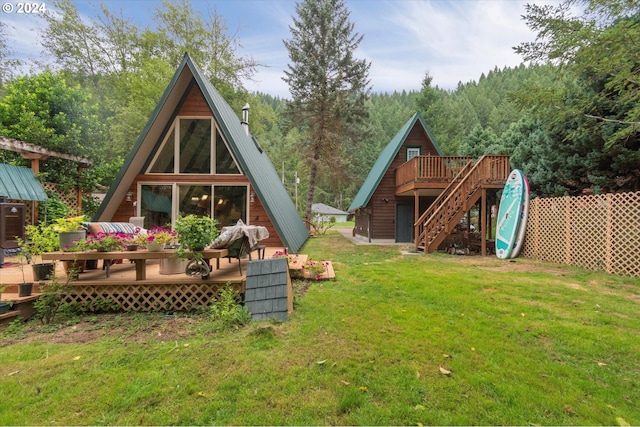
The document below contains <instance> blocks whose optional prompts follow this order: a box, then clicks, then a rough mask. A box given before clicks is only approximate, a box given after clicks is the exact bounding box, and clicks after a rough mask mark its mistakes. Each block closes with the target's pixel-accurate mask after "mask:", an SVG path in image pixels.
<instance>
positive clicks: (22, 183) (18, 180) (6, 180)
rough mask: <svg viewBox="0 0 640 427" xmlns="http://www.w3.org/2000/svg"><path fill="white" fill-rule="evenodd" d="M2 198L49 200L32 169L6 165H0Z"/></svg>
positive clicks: (0, 194)
mask: <svg viewBox="0 0 640 427" xmlns="http://www.w3.org/2000/svg"><path fill="white" fill-rule="evenodd" d="M0 196H4V197H6V198H7V199H10V200H37V201H40V202H44V201H46V200H48V199H49V198H48V197H47V193H46V192H45V191H44V188H42V184H40V181H38V178H37V177H36V174H35V173H34V172H33V170H32V169H30V168H23V167H20V166H13V165H6V164H0Z"/></svg>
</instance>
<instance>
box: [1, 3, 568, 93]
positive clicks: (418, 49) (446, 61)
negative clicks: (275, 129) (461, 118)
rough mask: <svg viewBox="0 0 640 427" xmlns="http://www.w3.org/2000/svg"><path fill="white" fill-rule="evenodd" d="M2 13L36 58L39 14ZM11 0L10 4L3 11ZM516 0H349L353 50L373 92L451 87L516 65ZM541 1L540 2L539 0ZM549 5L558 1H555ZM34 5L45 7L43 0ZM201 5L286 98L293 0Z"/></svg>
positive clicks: (116, 6)
mask: <svg viewBox="0 0 640 427" xmlns="http://www.w3.org/2000/svg"><path fill="white" fill-rule="evenodd" d="M0 3H3V5H4V6H3V12H0V19H2V21H3V22H4V23H6V24H8V28H7V29H6V30H7V31H6V32H7V34H8V36H9V42H10V46H11V48H12V49H13V50H14V52H16V53H18V54H19V56H22V57H27V58H38V57H39V56H40V52H41V48H40V46H39V43H38V39H37V28H38V27H39V26H42V25H43V24H42V20H41V19H38V18H37V17H36V16H34V15H28V14H18V13H16V9H17V6H18V1H15V0H1V1H0ZM7 3H9V4H11V5H12V6H13V10H12V11H10V12H8V13H7V12H6V11H5V9H4V7H5V6H6V4H7ZM74 3H75V4H76V5H77V7H78V10H79V11H80V12H81V13H83V14H88V15H90V16H96V15H97V13H96V12H95V11H96V9H97V8H98V7H99V2H94V1H80V0H75V1H74ZM103 3H104V4H106V5H107V6H108V7H109V8H110V9H112V10H115V11H118V10H122V14H123V15H124V16H125V17H131V18H132V19H133V21H134V22H135V23H137V24H139V25H141V26H145V25H147V24H149V23H150V19H149V17H150V16H151V15H152V14H153V11H154V9H155V7H156V5H157V4H158V3H159V2H158V1H156V0H129V1H121V0H118V1H116V0H106V1H104V2H103ZM525 3H526V2H524V1H520V0H451V1H429V0H346V5H347V7H348V9H349V10H350V11H351V20H352V22H354V23H355V30H356V31H357V32H358V33H360V34H363V35H364V39H363V41H362V43H361V45H360V48H359V49H358V51H357V54H356V56H357V57H359V58H366V59H367V60H369V61H371V70H370V79H371V84H372V88H373V90H374V91H375V92H393V91H402V90H419V89H420V86H421V83H422V79H423V78H424V75H425V73H426V72H427V71H428V72H429V73H430V74H431V75H432V76H433V84H434V85H438V86H439V87H441V88H445V89H455V87H456V86H457V84H458V82H459V81H462V82H463V83H466V82H468V81H471V80H476V81H477V80H478V79H479V77H480V75H481V74H482V73H483V72H484V73H487V72H488V71H490V70H492V69H493V68H494V67H495V66H498V67H499V68H502V67H504V66H511V67H514V66H517V65H518V64H520V63H521V62H522V59H521V58H520V57H519V56H518V55H516V54H515V53H514V52H513V47H514V46H516V45H518V44H519V43H521V42H525V41H532V40H534V38H535V34H533V33H532V32H531V31H530V30H529V29H528V28H527V26H526V25H525V23H524V21H523V20H522V18H521V17H522V15H524V13H525ZM538 3H540V2H539V1H538ZM553 3H557V1H554V2H553ZM39 4H44V5H45V6H47V1H46V0H45V1H44V2H42V1H40V2H39ZM192 4H193V6H194V7H196V8H198V9H199V10H202V11H206V10H207V9H208V8H210V9H212V8H214V7H215V8H216V10H217V12H218V13H219V14H220V15H222V16H223V17H224V18H225V19H226V22H227V26H228V27H229V32H230V33H231V34H234V35H235V37H236V38H237V39H238V40H239V41H240V43H241V44H242V49H241V50H239V52H238V53H239V54H242V55H248V56H251V57H253V58H254V59H255V60H257V61H258V62H259V63H261V64H264V65H265V67H261V68H260V69H259V70H258V72H257V73H256V75H255V76H254V79H253V81H246V82H245V87H246V88H247V89H249V90H251V91H254V90H259V91H261V92H265V93H269V94H271V95H274V96H276V95H277V96H281V97H288V96H289V91H288V88H287V85H286V83H284V82H283V81H282V76H283V70H284V69H286V67H287V63H288V61H289V58H288V55H287V50H286V49H285V47H284V45H283V43H282V40H283V39H288V38H290V32H289V25H290V24H291V22H292V18H291V17H292V16H293V15H295V1H292V0H271V1H266V0H218V1H202V0H192Z"/></svg>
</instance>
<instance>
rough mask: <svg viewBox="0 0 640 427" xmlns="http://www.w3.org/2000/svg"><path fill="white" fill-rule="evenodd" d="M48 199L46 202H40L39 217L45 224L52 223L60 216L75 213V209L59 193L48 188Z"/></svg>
mask: <svg viewBox="0 0 640 427" xmlns="http://www.w3.org/2000/svg"><path fill="white" fill-rule="evenodd" d="M46 192H47V197H48V200H47V202H46V203H39V204H38V213H39V216H38V217H39V218H40V219H41V221H43V223H44V224H51V223H53V222H55V221H56V220H57V219H59V218H67V217H69V216H71V215H73V214H74V211H73V210H72V209H71V208H70V207H69V206H68V205H67V204H66V203H65V202H64V201H62V200H60V197H59V196H58V194H57V193H55V192H53V191H50V190H46Z"/></svg>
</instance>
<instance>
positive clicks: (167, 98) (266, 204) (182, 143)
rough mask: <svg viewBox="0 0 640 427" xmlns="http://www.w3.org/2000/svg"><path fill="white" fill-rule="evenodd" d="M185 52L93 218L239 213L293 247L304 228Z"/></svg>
mask: <svg viewBox="0 0 640 427" xmlns="http://www.w3.org/2000/svg"><path fill="white" fill-rule="evenodd" d="M247 122H248V110H244V111H243V120H242V121H241V120H240V119H239V117H238V115H237V114H236V112H235V111H233V109H232V108H231V107H230V106H229V104H228V103H227V102H226V101H225V100H224V99H223V98H222V96H221V95H220V94H219V93H218V91H217V90H216V89H215V88H214V87H213V85H212V84H211V83H210V82H209V81H207V79H206V78H205V77H204V75H203V74H202V72H201V71H200V70H199V69H198V67H197V66H196V65H195V64H194V63H193V61H192V60H191V58H190V57H189V55H188V54H185V56H184V59H183V60H182V62H181V63H180V65H179V67H178V69H177V70H176V72H175V74H174V76H173V78H172V79H171V81H170V83H169V85H168V87H167V89H166V90H165V92H164V94H163V96H162V98H161V99H160V102H159V103H158V105H157V107H156V109H155V110H154V112H153V114H152V115H151V117H150V118H149V121H148V123H147V125H146V126H145V128H144V130H143V131H142V133H141V135H140V137H139V138H138V140H137V142H136V143H135V145H134V147H133V149H132V150H131V153H130V154H129V156H128V157H127V159H126V160H125V163H124V165H123V167H122V169H121V170H120V172H119V173H118V176H117V178H116V180H115V182H114V183H113V184H112V185H111V187H110V188H109V191H108V193H107V195H106V197H105V199H104V201H103V202H102V204H101V205H100V207H99V209H98V211H97V213H96V215H95V217H94V221H114V222H128V221H129V219H130V218H131V217H144V226H145V228H153V227H158V226H163V227H166V226H170V225H171V224H173V222H174V221H175V220H176V218H177V217H178V215H180V214H182V215H187V214H198V215H208V216H211V217H213V218H215V219H216V220H217V221H218V224H219V227H222V226H226V225H233V224H235V223H236V222H237V221H238V220H239V219H240V220H242V221H243V222H244V223H245V224H247V225H259V226H265V227H267V229H268V230H269V238H268V239H267V240H265V241H262V242H261V243H263V244H266V245H267V246H270V247H282V248H288V249H289V251H291V252H297V251H298V249H300V247H301V246H302V245H303V244H304V242H305V241H306V239H307V238H308V236H309V234H308V231H307V229H306V227H305V226H304V223H303V222H302V219H301V218H300V216H299V215H298V212H297V211H296V209H295V206H294V205H293V202H292V201H291V198H290V197H289V194H288V193H287V191H286V190H285V188H284V186H283V185H282V183H281V181H280V179H279V177H278V174H277V172H276V170H275V169H274V167H273V164H272V163H271V161H270V160H269V157H268V156H267V154H266V153H265V152H264V151H263V149H262V148H261V147H260V145H259V143H258V142H257V141H256V140H255V138H253V137H252V136H251V135H250V133H249V127H248V123H247Z"/></svg>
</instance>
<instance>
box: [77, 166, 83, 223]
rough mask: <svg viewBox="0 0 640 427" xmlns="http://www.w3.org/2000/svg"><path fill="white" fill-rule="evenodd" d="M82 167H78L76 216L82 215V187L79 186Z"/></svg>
mask: <svg viewBox="0 0 640 427" xmlns="http://www.w3.org/2000/svg"><path fill="white" fill-rule="evenodd" d="M82 169H83V167H82V166H80V165H78V181H77V183H76V184H77V185H76V187H77V188H76V192H77V193H76V204H77V205H78V215H82V187H81V186H80V177H81V176H82Z"/></svg>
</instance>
